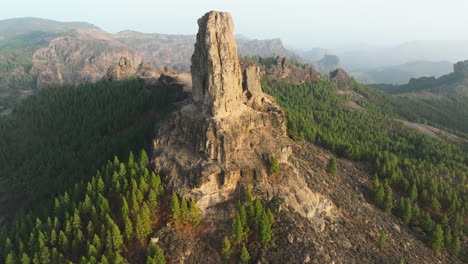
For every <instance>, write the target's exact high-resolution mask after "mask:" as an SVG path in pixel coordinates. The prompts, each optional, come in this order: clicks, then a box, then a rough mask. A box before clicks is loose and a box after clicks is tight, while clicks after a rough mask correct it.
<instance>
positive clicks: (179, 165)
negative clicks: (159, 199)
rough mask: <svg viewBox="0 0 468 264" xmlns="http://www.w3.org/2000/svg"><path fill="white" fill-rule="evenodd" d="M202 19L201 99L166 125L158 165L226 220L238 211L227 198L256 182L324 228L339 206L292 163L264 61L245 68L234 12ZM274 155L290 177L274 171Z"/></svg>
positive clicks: (195, 69)
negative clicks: (265, 88)
mask: <svg viewBox="0 0 468 264" xmlns="http://www.w3.org/2000/svg"><path fill="white" fill-rule="evenodd" d="M198 24H199V32H198V35H197V44H196V46H195V52H194V54H193V56H192V83H193V98H191V99H189V100H187V101H186V102H185V103H184V104H182V105H181V106H180V108H179V110H178V111H176V112H175V113H174V114H173V115H172V116H171V117H170V118H168V119H167V120H166V121H164V122H162V123H160V124H158V126H157V132H156V139H155V141H154V145H153V159H152V163H153V165H154V167H155V169H156V171H157V172H158V173H160V174H161V175H162V176H163V177H164V179H165V181H166V183H167V184H168V185H169V186H170V187H171V188H172V189H174V190H176V191H177V192H178V193H180V194H181V195H183V196H185V197H187V198H191V199H194V200H195V201H196V203H197V205H198V206H199V207H200V208H201V210H202V211H203V212H204V214H205V217H209V218H210V219H213V218H217V217H218V218H221V219H225V217H226V214H227V215H229V214H230V210H226V207H220V205H221V204H222V203H224V202H227V201H230V200H231V199H232V198H233V197H235V195H236V193H237V192H236V190H239V189H242V188H243V187H245V186H246V185H250V186H253V187H254V188H255V190H256V191H257V193H260V194H262V195H263V196H264V197H265V198H271V197H273V195H275V194H278V195H280V196H281V197H284V199H285V201H286V202H287V203H288V206H291V207H292V208H294V210H295V211H296V212H298V213H299V214H301V215H302V216H303V217H306V218H309V219H311V221H312V222H314V223H315V224H316V226H317V228H320V226H322V225H323V218H324V216H325V215H331V211H333V210H332V208H333V205H332V204H331V202H330V201H329V200H327V199H325V198H323V197H322V196H321V195H320V194H317V193H314V192H312V191H311V190H310V189H309V188H308V187H307V185H306V184H305V182H304V179H303V177H302V175H301V174H300V173H299V172H298V171H297V170H295V169H294V167H293V166H292V165H291V164H290V163H289V156H290V154H291V145H292V144H293V142H292V141H291V140H290V139H289V138H288V137H287V135H286V119H285V115H284V113H283V111H282V110H281V108H280V107H279V106H278V105H277V104H276V102H275V100H274V99H273V98H272V97H270V96H269V95H266V94H264V93H263V92H262V90H261V86H260V76H259V74H260V69H259V68H258V66H256V65H249V66H246V67H243V70H242V72H241V67H240V64H239V59H238V56H237V51H236V42H235V40H234V37H233V35H232V31H233V22H232V19H231V16H230V15H229V14H228V13H222V12H209V13H207V14H206V15H205V16H203V17H202V18H201V19H199V21H198ZM271 157H275V158H277V159H278V160H279V162H280V164H281V166H282V168H284V172H287V174H288V176H287V177H286V176H285V175H281V176H280V175H274V174H271V173H270V172H269V167H268V160H269V159H270V158H271Z"/></svg>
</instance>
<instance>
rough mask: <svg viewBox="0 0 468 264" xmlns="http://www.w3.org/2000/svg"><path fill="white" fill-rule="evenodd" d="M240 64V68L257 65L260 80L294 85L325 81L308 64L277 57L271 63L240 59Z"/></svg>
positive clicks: (245, 58)
mask: <svg viewBox="0 0 468 264" xmlns="http://www.w3.org/2000/svg"><path fill="white" fill-rule="evenodd" d="M240 62H241V67H242V68H247V67H249V66H252V65H257V66H258V67H259V68H260V76H261V78H264V77H267V78H272V79H275V80H285V81H288V82H291V83H295V84H300V83H305V82H314V81H320V80H325V79H326V78H325V77H324V76H323V75H321V74H320V73H319V72H318V71H317V70H315V68H314V67H313V66H311V65H310V64H304V65H298V64H294V63H293V62H292V61H291V60H290V59H289V58H287V57H281V56H277V57H276V58H275V59H274V60H273V61H272V62H271V63H257V62H256V61H255V60H253V59H252V58H249V57H240Z"/></svg>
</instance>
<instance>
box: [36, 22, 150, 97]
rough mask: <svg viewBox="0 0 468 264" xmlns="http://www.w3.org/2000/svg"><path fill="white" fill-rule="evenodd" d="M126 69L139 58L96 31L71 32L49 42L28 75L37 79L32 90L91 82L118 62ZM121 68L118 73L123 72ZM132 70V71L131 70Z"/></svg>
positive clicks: (109, 36) (40, 51) (37, 55)
mask: <svg viewBox="0 0 468 264" xmlns="http://www.w3.org/2000/svg"><path fill="white" fill-rule="evenodd" d="M121 57H125V58H127V60H126V61H124V62H123V61H120V62H122V63H124V64H125V65H122V66H121V67H123V68H126V69H127V68H129V67H128V66H126V65H129V66H131V65H138V64H140V62H141V60H142V55H141V54H140V53H138V52H136V51H134V50H132V49H130V48H129V47H127V46H126V45H124V44H122V43H120V42H118V41H117V40H115V39H113V37H112V35H110V34H107V33H105V32H103V31H99V30H75V31H73V32H71V33H70V34H68V35H66V36H62V37H59V38H56V39H54V40H52V41H51V42H50V43H49V45H48V46H47V47H45V48H41V49H38V50H37V51H36V52H35V53H34V55H33V67H32V69H31V74H32V75H33V76H37V81H36V83H37V84H36V86H37V87H38V88H42V87H44V86H47V85H49V84H80V83H83V82H95V81H97V80H99V79H101V78H102V76H104V75H105V74H106V71H107V70H108V69H109V67H110V66H111V65H113V64H114V63H115V62H116V61H119V58H121ZM123 68H122V69H123ZM133 70H134V69H133Z"/></svg>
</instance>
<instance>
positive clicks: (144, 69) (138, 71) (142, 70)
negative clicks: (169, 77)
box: [104, 57, 172, 81]
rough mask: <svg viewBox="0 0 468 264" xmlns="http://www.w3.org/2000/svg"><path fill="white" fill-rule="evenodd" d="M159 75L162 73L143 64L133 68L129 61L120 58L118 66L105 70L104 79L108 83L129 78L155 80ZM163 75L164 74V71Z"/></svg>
mask: <svg viewBox="0 0 468 264" xmlns="http://www.w3.org/2000/svg"><path fill="white" fill-rule="evenodd" d="M161 73H163V71H159V70H157V69H155V68H153V67H152V66H151V65H149V64H148V63H145V62H142V63H140V64H139V65H138V67H136V68H135V67H133V65H132V63H131V61H130V60H129V59H127V58H126V57H121V58H120V60H119V63H118V64H116V65H114V66H111V67H110V68H109V69H108V70H107V73H106V75H105V76H104V78H105V79H108V80H110V81H121V80H127V79H130V78H137V79H157V78H159V76H160V75H161ZM164 73H166V72H165V71H164ZM171 73H172V72H171Z"/></svg>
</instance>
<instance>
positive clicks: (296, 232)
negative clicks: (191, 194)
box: [153, 143, 463, 264]
mask: <svg viewBox="0 0 468 264" xmlns="http://www.w3.org/2000/svg"><path fill="white" fill-rule="evenodd" d="M332 156H333V154H331V153H330V152H329V151H327V150H324V149H321V148H318V147H315V146H314V145H312V144H309V143H299V144H294V148H293V155H292V156H291V157H290V163H292V164H294V165H295V166H297V168H298V169H299V170H300V173H302V174H303V175H305V178H306V181H307V185H308V187H309V188H310V189H312V190H313V191H315V192H318V193H321V194H323V195H324V196H325V197H327V198H329V199H331V201H332V202H333V203H334V205H335V206H336V208H337V209H338V210H337V212H336V213H335V217H333V219H331V218H327V217H326V218H325V225H324V226H323V228H317V226H316V225H314V224H313V223H312V222H311V221H309V220H308V219H306V218H304V217H303V216H301V215H299V214H298V213H296V212H295V210H292V209H291V208H289V207H288V206H287V204H283V205H282V206H281V209H280V211H279V213H278V214H277V215H276V222H275V224H274V230H273V232H274V238H273V242H272V245H271V247H270V248H269V249H267V250H259V249H258V248H257V247H255V246H250V247H249V248H248V250H249V252H250V253H251V256H252V262H251V263H278V264H279V263H317V264H318V263H320V264H321V263H335V264H339V263H350V264H351V263H356V264H358V263H388V264H393V263H399V261H400V260H404V263H463V262H462V261H461V260H459V259H457V258H455V257H453V256H451V255H449V254H447V253H444V252H443V253H441V254H440V255H436V254H435V253H434V251H433V250H431V249H430V248H429V247H428V246H427V245H426V244H424V243H423V242H422V241H421V240H419V239H420V234H418V233H416V232H415V231H413V230H412V229H410V228H409V227H407V226H406V225H405V224H404V223H403V222H402V221H400V220H399V219H398V218H396V217H394V216H391V215H387V214H385V213H384V212H383V211H381V210H380V209H378V208H376V207H375V206H374V205H372V204H371V203H369V202H368V196H369V190H370V185H371V182H370V180H369V179H371V175H370V173H369V171H371V168H370V167H369V166H368V165H366V164H359V163H354V162H351V161H348V160H345V159H341V158H337V162H338V169H339V172H338V174H337V175H336V176H332V175H330V174H328V173H327V172H326V171H325V168H326V165H327V162H328V160H329V158H330V157H332ZM288 173H289V171H288V170H282V171H281V172H280V177H288ZM219 207H220V210H218V212H224V215H223V216H222V217H217V218H216V219H215V218H205V219H204V220H203V221H202V223H201V224H200V226H199V227H197V228H196V229H195V230H192V229H188V228H183V227H180V226H179V227H177V228H176V227H175V226H174V224H172V225H167V226H164V227H163V228H162V229H160V230H159V231H157V232H156V233H155V234H154V235H153V237H154V238H155V239H156V241H157V244H158V245H159V246H161V247H162V248H163V249H164V250H165V252H166V257H167V259H168V263H221V262H222V261H221V255H220V252H221V241H222V238H223V236H225V235H228V234H229V230H230V225H231V218H230V217H229V215H231V216H232V212H233V204H232V203H229V202H228V203H225V204H221V205H219ZM223 209H224V210H223ZM223 217H224V220H220V219H221V218H223ZM381 232H385V233H386V234H387V235H388V242H387V246H386V247H385V249H383V250H381V249H379V247H378V238H379V236H380V233H381ZM233 258H234V259H238V257H237V256H234V257H233ZM233 263H234V262H233Z"/></svg>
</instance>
